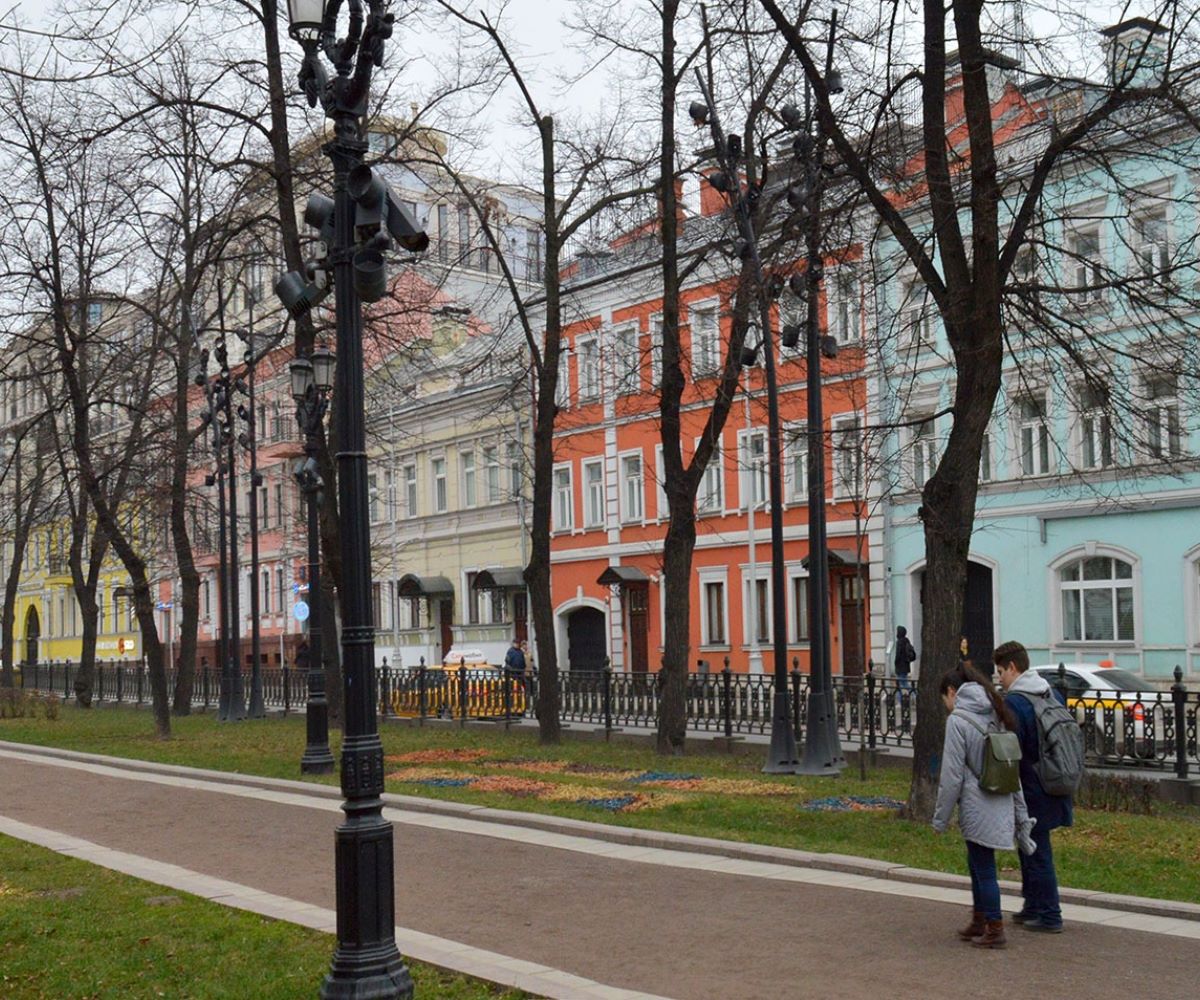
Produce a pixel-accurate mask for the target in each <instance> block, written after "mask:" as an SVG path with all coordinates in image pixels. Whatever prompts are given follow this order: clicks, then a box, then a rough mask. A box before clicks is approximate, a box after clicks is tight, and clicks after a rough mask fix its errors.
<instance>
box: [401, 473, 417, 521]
mask: <svg viewBox="0 0 1200 1000" xmlns="http://www.w3.org/2000/svg"><path fill="white" fill-rule="evenodd" d="M400 475H401V477H402V478H403V479H404V516H405V517H416V516H417V467H416V465H415V464H414V463H412V462H410V463H409V464H407V465H405V466H404V468H402V469H401V470H400Z"/></svg>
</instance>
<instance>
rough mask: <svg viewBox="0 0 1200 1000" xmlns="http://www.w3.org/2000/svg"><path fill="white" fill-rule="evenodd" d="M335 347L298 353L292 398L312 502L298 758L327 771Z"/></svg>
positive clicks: (302, 474) (302, 480) (301, 472)
mask: <svg viewBox="0 0 1200 1000" xmlns="http://www.w3.org/2000/svg"><path fill="white" fill-rule="evenodd" d="M333 364H334V358H333V352H332V351H329V350H327V349H326V348H324V347H318V348H317V349H316V350H315V351H313V353H312V359H311V360H310V359H308V358H296V359H295V360H293V361H292V363H291V366H290V367H291V376H292V398H293V399H295V400H296V420H297V422H298V423H299V424H300V430H301V432H302V433H303V434H304V454H305V458H304V461H303V462H301V463H300V467H299V469H298V470H297V471H296V482H297V483H299V484H300V490H301V492H302V493H303V494H304V497H305V500H306V501H307V504H308V572H307V573H306V574H305V575H306V577H307V580H308V607H309V612H308V665H307V666H308V702H307V704H306V705H305V719H306V721H307V723H308V742H307V745H306V746H305V748H304V755H303V756H302V757H301V758H300V770H301V771H302V772H303V773H305V774H329V773H330V772H331V771H332V770H333V766H334V760H333V753H332V752H331V751H330V749H329V704H328V702H326V700H325V656H324V648H325V647H324V644H323V642H322V636H321V539H320V532H319V527H318V524H317V512H318V511H319V510H320V507H321V486H322V484H321V477H320V475H319V474H318V473H317V459H316V455H317V435H318V434H319V433H320V430H321V422H322V421H323V420H324V418H325V411H326V409H327V408H328V406H329V391H330V389H332V388H333Z"/></svg>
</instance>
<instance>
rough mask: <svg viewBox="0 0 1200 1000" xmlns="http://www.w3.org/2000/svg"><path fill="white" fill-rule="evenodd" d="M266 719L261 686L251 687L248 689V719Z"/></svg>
mask: <svg viewBox="0 0 1200 1000" xmlns="http://www.w3.org/2000/svg"><path fill="white" fill-rule="evenodd" d="M266 717H267V706H266V703H265V701H264V700H263V692H262V685H261V684H260V685H257V686H252V687H251V688H250V718H252V719H265V718H266Z"/></svg>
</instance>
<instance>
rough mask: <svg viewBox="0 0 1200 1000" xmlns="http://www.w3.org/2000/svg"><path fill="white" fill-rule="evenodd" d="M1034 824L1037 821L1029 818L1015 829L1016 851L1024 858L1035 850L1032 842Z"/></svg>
mask: <svg viewBox="0 0 1200 1000" xmlns="http://www.w3.org/2000/svg"><path fill="white" fill-rule="evenodd" d="M1035 823H1037V820H1036V819H1034V818H1033V817H1032V816H1030V817H1029V818H1028V819H1027V820H1025V821H1024V822H1023V823H1022V824H1021V825H1020V826H1018V827H1017V850H1019V851H1020V852H1021V853H1022V854H1024V855H1026V856H1028V855H1030V854H1032V853H1033V852H1034V851H1036V850H1037V844H1035V843H1034V842H1033V827H1034V824H1035Z"/></svg>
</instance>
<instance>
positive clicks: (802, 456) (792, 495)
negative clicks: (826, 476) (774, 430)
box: [784, 424, 808, 503]
mask: <svg viewBox="0 0 1200 1000" xmlns="http://www.w3.org/2000/svg"><path fill="white" fill-rule="evenodd" d="M784 438H785V441H786V444H787V458H786V461H787V489H788V500H789V501H790V502H791V503H808V427H807V426H806V425H804V424H792V425H791V426H789V427H786V428H784Z"/></svg>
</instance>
